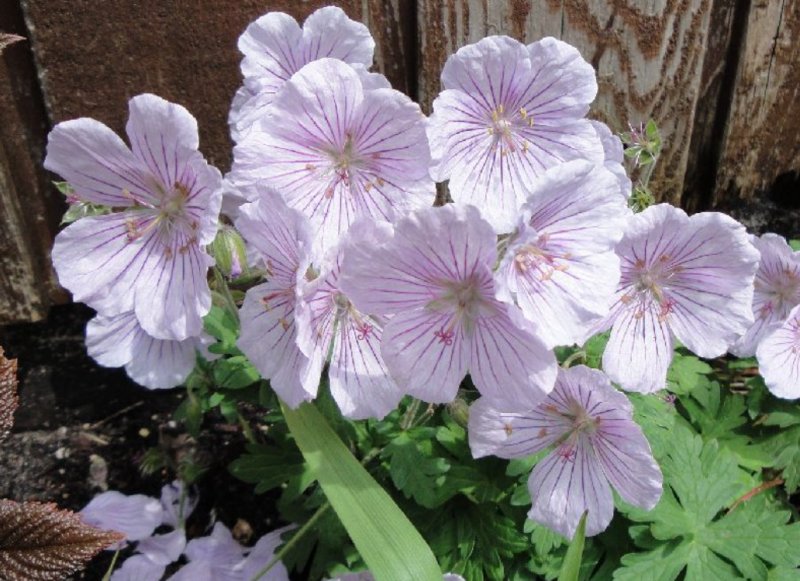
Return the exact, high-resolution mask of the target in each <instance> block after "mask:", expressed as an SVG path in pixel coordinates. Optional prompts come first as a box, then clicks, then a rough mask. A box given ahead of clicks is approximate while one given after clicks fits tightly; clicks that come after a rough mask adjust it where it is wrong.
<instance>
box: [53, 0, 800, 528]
mask: <svg viewBox="0 0 800 581" xmlns="http://www.w3.org/2000/svg"><path fill="white" fill-rule="evenodd" d="M239 47H240V49H241V51H242V52H243V54H244V60H243V61H242V72H243V75H244V86H243V87H242V88H241V89H240V90H239V92H238V93H237V95H236V97H235V99H234V104H233V108H232V110H231V115H230V125H231V129H232V133H233V137H234V139H235V141H236V142H237V145H236V147H235V148H234V151H233V158H234V159H233V165H232V169H231V171H230V173H229V174H228V175H227V176H226V177H225V180H222V179H221V178H220V176H219V173H218V172H217V171H216V170H214V169H213V168H210V167H209V166H208V165H206V164H205V162H204V161H203V159H202V157H201V156H200V154H199V153H198V152H197V129H196V124H195V123H194V120H193V119H192V118H191V116H190V115H189V114H188V113H187V112H186V111H185V110H184V109H183V108H181V107H180V106H178V105H174V104H170V103H167V102H165V101H163V100H161V99H159V98H158V97H154V96H152V95H142V96H140V97H136V98H134V99H133V100H132V101H131V117H130V122H129V124H128V136H129V138H130V141H131V149H128V148H127V147H126V146H125V145H124V144H123V143H122V142H121V140H120V139H119V138H117V137H116V136H115V135H114V134H113V133H111V132H110V130H108V128H106V127H105V126H103V125H101V124H99V123H97V122H95V121H92V120H89V119H79V120H76V121H69V122H66V123H62V124H59V125H58V126H57V127H56V128H55V129H54V131H53V133H52V134H51V137H50V143H49V148H48V157H47V161H46V165H47V167H48V168H49V169H51V170H53V171H55V172H57V173H59V174H60V175H62V176H63V177H64V178H65V179H66V180H67V181H68V182H69V184H70V186H71V188H72V190H73V191H74V195H75V199H76V200H79V201H81V202H86V203H92V204H99V205H104V206H107V207H110V208H112V209H113V211H112V212H110V213H107V214H103V215H97V216H87V217H83V218H81V219H80V220H78V221H77V222H76V223H74V224H73V225H71V226H69V227H68V228H66V229H65V230H64V232H62V233H61V234H60V235H59V237H58V239H57V241H56V246H55V248H54V251H53V256H54V261H55V264H56V269H57V271H58V274H59V278H60V280H61V282H62V284H63V285H64V286H65V287H67V288H68V289H69V290H71V291H72V292H73V294H74V296H75V298H76V299H77V300H82V301H85V302H87V303H88V304H89V305H90V306H92V307H94V308H95V309H97V310H98V317H97V319H95V320H94V321H93V322H92V323H91V324H90V326H89V329H88V335H89V338H88V343H89V349H90V353H91V354H92V355H93V356H94V357H95V358H96V359H97V360H98V361H100V362H101V363H102V364H105V365H124V366H126V369H127V370H128V372H129V374H130V375H131V376H132V377H133V378H134V379H136V380H137V381H139V382H141V383H143V384H144V385H147V386H149V387H164V386H168V385H176V384H178V383H180V382H181V381H182V380H183V379H185V377H186V375H187V374H188V372H189V370H190V369H191V367H192V364H193V360H194V357H195V356H196V350H197V349H198V348H202V346H203V343H204V338H203V336H202V333H201V331H202V325H201V321H202V317H203V315H205V314H206V313H207V312H208V310H209V308H210V304H211V294H210V291H209V286H208V283H207V269H208V268H209V266H210V265H211V264H212V262H213V261H212V259H211V258H210V256H209V255H208V254H207V252H206V250H205V248H206V246H207V245H208V244H209V243H210V242H211V241H212V240H213V239H214V237H215V234H216V232H217V229H218V214H219V212H220V206H221V204H222V197H223V192H224V196H225V198H226V214H227V215H228V216H230V217H231V218H232V219H233V220H234V223H235V227H236V229H237V230H238V232H239V233H240V234H241V235H242V237H243V238H244V239H245V241H246V243H247V252H246V257H247V260H248V261H249V262H250V266H252V268H253V269H255V270H256V271H260V272H263V273H264V279H263V280H262V281H260V283H259V284H257V285H255V286H252V288H249V290H247V292H246V295H245V297H244V300H243V303H242V305H241V309H240V311H239V313H238V316H239V319H240V322H241V334H240V337H239V340H238V348H239V349H240V350H241V351H242V352H243V353H244V354H245V355H246V356H247V357H248V358H249V359H250V361H251V362H252V363H253V365H254V366H255V367H256V368H257V369H258V371H259V372H260V374H261V375H262V376H263V377H264V378H265V379H268V380H269V381H270V385H271V386H272V388H273V389H274V390H275V392H276V393H277V394H278V395H279V396H280V398H281V399H282V400H283V401H284V402H285V403H286V404H287V405H288V406H291V407H296V406H298V405H300V404H301V403H302V402H304V401H309V400H312V399H314V398H315V397H316V395H317V392H318V388H319V385H320V380H321V377H322V376H323V373H324V371H325V369H326V368H327V376H328V378H329V382H330V390H331V394H332V396H333V398H334V399H335V401H336V402H337V403H338V405H339V407H340V409H341V411H342V413H343V414H344V415H345V416H347V417H349V418H353V419H362V418H373V417H377V418H380V417H383V416H385V415H386V414H387V413H389V412H390V411H391V410H393V409H394V408H395V407H396V406H397V403H398V402H399V401H400V399H401V398H402V397H403V396H404V395H411V396H413V397H416V398H419V399H421V400H423V401H426V402H430V403H434V404H437V403H447V402H451V401H453V399H454V398H455V397H456V394H457V392H458V390H459V387H460V386H461V385H462V383H463V381H464V379H465V377H466V376H467V375H469V377H470V378H471V382H472V384H473V385H474V386H475V388H477V390H478V392H479V393H480V396H481V398H480V399H479V400H478V401H477V402H476V403H475V404H474V406H473V408H472V417H471V418H470V422H469V426H470V441H471V444H472V450H473V452H474V454H475V456H476V457H477V456H482V455H487V454H494V455H499V456H502V457H517V456H520V455H530V454H533V453H536V452H540V451H544V450H547V449H550V450H552V453H551V454H550V455H549V456H547V458H545V459H544V460H542V461H541V462H540V463H539V464H537V465H536V468H535V469H534V471H533V473H532V474H531V478H530V486H531V495H532V499H533V507H532V509H531V513H530V516H531V518H532V519H534V520H537V521H539V522H543V523H545V524H547V525H548V526H551V527H552V528H554V529H555V530H557V531H559V532H561V533H562V534H564V535H571V534H572V533H573V532H574V530H575V528H576V526H577V523H578V520H579V518H580V515H581V513H582V512H583V511H584V510H588V511H589V516H588V526H587V531H588V533H589V534H596V533H598V532H600V531H601V530H603V529H604V528H605V527H606V526H608V524H609V522H610V519H611V515H612V513H613V498H612V493H611V486H612V485H613V486H614V488H616V490H617V491H618V492H619V495H620V496H621V497H622V498H623V499H624V500H626V501H627V502H629V503H631V504H634V505H637V506H641V507H644V508H651V507H652V506H654V505H655V504H656V502H657V501H658V499H659V496H660V493H661V486H662V484H661V482H662V480H661V473H660V470H659V468H658V466H657V465H656V464H655V462H654V460H653V457H652V454H651V452H650V449H649V446H648V443H647V441H646V439H645V438H644V436H643V434H642V432H641V430H640V429H639V428H638V427H637V426H636V424H634V423H633V420H632V408H631V405H630V403H629V402H628V400H627V398H626V396H625V395H624V394H622V393H621V392H619V391H617V389H616V387H614V386H613V385H612V383H611V382H612V381H613V382H614V383H616V384H617V385H618V386H619V387H621V388H622V389H623V390H629V391H636V392H642V393H651V392H655V391H658V390H660V389H662V388H663V387H664V386H665V382H666V376H667V369H668V367H669V365H670V362H671V359H672V354H673V349H674V347H675V345H676V342H677V341H680V343H681V344H682V345H683V346H684V347H686V348H687V349H689V350H690V351H692V352H694V353H696V354H697V355H699V356H701V357H717V356H721V355H723V354H725V353H726V352H727V351H728V350H732V351H733V352H736V353H739V354H744V355H752V354H754V353H756V354H757V355H758V358H759V360H760V361H761V363H762V368H763V371H764V375H765V377H766V380H767V384H768V385H769V386H770V388H771V389H772V390H773V391H774V392H775V393H776V394H778V395H780V396H784V397H792V396H794V397H796V396H798V395H800V394H799V393H798V392H797V387H796V386H797V385H799V384H800V306H798V304H800V257H798V255H797V254H796V253H793V252H792V251H791V250H790V249H789V247H788V245H787V244H786V243H785V241H783V240H782V239H780V238H778V237H776V236H774V235H765V236H764V237H762V238H761V239H756V238H752V239H751V238H749V237H748V235H747V233H746V232H745V229H744V227H743V226H742V225H740V224H739V223H738V222H736V221H734V220H733V219H731V218H729V217H727V216H725V215H723V214H720V213H715V212H706V213H699V214H696V215H693V216H687V215H686V214H685V213H684V212H683V211H682V210H680V209H678V208H675V207H673V206H670V205H667V204H660V205H656V206H651V207H649V208H647V209H645V210H644V211H642V212H640V213H637V214H634V213H633V212H631V210H630V209H629V207H628V199H629V197H630V196H631V181H630V180H629V179H628V177H627V175H626V172H625V170H624V168H623V167H622V158H623V155H622V144H621V141H620V140H619V138H617V137H616V136H614V135H613V134H612V133H611V131H610V130H609V129H608V127H606V126H605V125H604V124H602V123H600V122H598V121H593V120H589V119H587V118H586V115H587V113H588V110H589V106H590V104H591V102H592V101H593V99H594V98H595V95H596V93H597V83H596V80H595V74H594V71H593V69H592V67H591V66H590V65H589V64H588V63H587V62H586V61H585V60H584V59H583V58H582V57H581V55H580V54H579V53H578V51H577V50H576V49H575V48H574V47H572V46H570V45H568V44H566V43H564V42H562V41H560V40H557V39H554V38H544V39H541V40H539V41H537V42H534V43H532V44H529V45H524V44H522V43H520V42H518V41H516V40H513V39H511V38H508V37H505V36H492V37H488V38H485V39H483V40H481V41H479V42H477V43H474V44H471V45H468V46H465V47H463V48H461V49H460V50H459V51H458V52H456V53H455V54H454V55H452V56H451V57H450V58H449V59H448V60H447V63H446V64H445V67H444V70H443V72H442V86H443V91H442V92H441V93H440V94H439V96H438V97H437V98H436V100H435V101H434V103H433V113H432V115H431V116H430V118H426V117H425V115H423V113H422V111H421V110H420V108H419V106H418V105H417V104H416V103H414V102H413V101H411V100H410V99H409V98H408V97H407V96H405V95H403V94H402V93H400V92H398V91H396V90H393V89H392V88H391V87H390V85H389V83H388V81H387V80H386V79H385V78H384V77H383V76H382V75H380V74H378V73H374V72H370V71H369V70H368V66H369V65H370V64H371V61H372V55H373V51H374V41H373V40H372V38H371V36H370V35H369V32H368V31H367V30H366V28H365V27H364V26H363V25H361V24H359V23H356V22H353V21H351V20H349V19H348V18H347V17H346V16H345V14H344V12H342V11H341V10H340V9H338V8H332V7H329V8H323V9H321V10H318V11H317V12H315V13H314V14H312V15H311V16H310V17H309V18H308V19H307V20H306V22H305V24H304V25H303V26H302V27H300V26H299V25H298V23H297V22H295V21H294V19H292V18H291V17H289V16H287V15H285V14H280V13H270V14H267V15H265V16H263V17H262V18H260V19H259V20H257V21H256V22H255V23H253V24H251V25H250V27H248V29H247V31H246V32H245V33H244V34H243V35H242V37H241V38H240V42H239ZM444 181H447V182H448V186H449V191H450V193H451V196H452V199H453V200H454V202H453V203H451V204H447V205H444V206H440V207H434V205H433V204H434V199H435V182H444ZM225 228H227V229H229V228H230V226H225ZM240 262H241V260H239V259H237V262H236V265H237V266H236V268H235V269H230V270H232V271H235V272H234V274H233V276H235V275H236V273H239V272H241V265H240ZM754 313H755V317H754ZM608 330H610V337H609V341H608V345H607V348H606V350H605V353H604V354H603V370H604V373H603V372H599V371H592V370H589V369H587V368H582V367H579V368H574V369H566V370H565V369H559V368H558V366H557V361H556V357H555V355H554V351H553V349H554V348H555V347H557V346H569V345H574V344H582V343H583V342H585V341H586V340H587V339H588V338H590V337H592V336H593V335H595V334H597V333H601V332H605V331H608Z"/></svg>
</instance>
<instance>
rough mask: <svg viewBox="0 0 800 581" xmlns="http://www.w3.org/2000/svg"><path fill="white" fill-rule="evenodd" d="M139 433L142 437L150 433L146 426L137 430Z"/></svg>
mask: <svg viewBox="0 0 800 581" xmlns="http://www.w3.org/2000/svg"><path fill="white" fill-rule="evenodd" d="M139 435H140V436H141V437H142V438H146V437H148V436H149V435H150V430H148V429H147V428H142V429H141V430H139Z"/></svg>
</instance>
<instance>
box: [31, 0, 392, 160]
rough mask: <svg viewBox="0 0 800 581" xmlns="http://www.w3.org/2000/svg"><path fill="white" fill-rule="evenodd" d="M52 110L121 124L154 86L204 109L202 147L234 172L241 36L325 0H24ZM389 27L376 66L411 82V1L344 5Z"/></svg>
mask: <svg viewBox="0 0 800 581" xmlns="http://www.w3.org/2000/svg"><path fill="white" fill-rule="evenodd" d="M22 2H23V6H24V7H25V10H26V16H27V22H28V26H29V28H30V31H31V34H32V37H33V45H34V50H35V53H36V58H37V63H38V66H39V71H40V75H41V84H42V88H43V91H44V95H45V102H46V104H47V108H48V112H49V115H50V117H51V119H52V121H53V122H54V123H55V122H59V121H63V120H65V119H70V118H74V117H83V116H87V117H94V118H95V119H98V120H100V121H103V122H104V123H107V124H108V125H110V126H111V127H112V128H113V129H114V130H116V131H122V129H123V127H124V124H125V120H126V117H127V101H128V99H130V98H131V97H132V96H134V95H137V94H139V93H145V92H151V93H156V94H158V95H161V96H162V97H164V98H165V99H168V100H171V101H174V102H177V103H181V104H182V105H184V106H186V107H187V108H188V109H189V111H191V112H192V114H193V115H195V117H197V119H198V121H199V126H200V143H201V150H202V151H203V153H204V154H205V155H206V157H207V158H208V159H209V161H210V162H211V163H213V164H215V165H217V166H218V167H219V168H220V169H221V170H223V171H226V170H227V169H228V166H229V164H230V159H231V147H232V143H231V141H230V138H229V135H228V127H227V116H228V110H229V108H230V102H231V99H232V98H233V94H234V92H235V91H236V89H237V88H238V87H239V86H240V84H241V76H240V73H239V61H240V60H241V54H240V53H239V51H238V50H237V48H236V41H237V39H238V37H239V35H240V34H241V33H242V32H243V31H244V29H245V28H246V26H247V25H248V24H249V23H250V22H251V21H253V20H255V19H256V18H257V17H259V16H261V15H262V14H264V13H266V12H269V11H275V10H280V11H283V12H287V13H289V14H291V15H292V16H294V17H295V18H297V19H298V20H299V21H300V22H301V23H302V21H303V20H304V19H305V17H306V16H307V15H308V14H310V13H311V12H313V11H314V10H315V9H317V8H319V7H320V6H324V5H327V4H329V3H330V2H325V1H324V0H310V1H307V2H295V1H293V0H271V1H264V0H241V1H238V2H222V3H221V2H218V1H215V0H141V1H134V0H104V1H103V2H97V1H95V0H22ZM338 4H339V5H340V6H341V7H342V8H343V9H344V10H345V12H347V14H348V15H349V16H350V17H351V18H354V19H357V20H363V21H364V22H365V23H367V25H368V26H370V28H371V29H372V30H373V32H377V31H381V32H380V34H379V35H376V36H377V38H378V39H379V40H378V48H377V51H376V53H377V65H378V69H379V70H381V72H385V74H386V75H387V76H388V77H389V79H390V80H391V81H392V83H393V84H394V85H395V86H397V87H398V88H400V89H407V88H408V78H407V71H406V69H405V66H404V62H405V61H404V57H403V54H402V50H403V46H404V42H406V40H405V39H404V36H403V30H404V29H403V27H402V26H400V19H401V17H402V14H403V11H404V10H406V8H405V2H403V0H392V1H388V0H383V1H381V0H348V1H346V2H341V3H338Z"/></svg>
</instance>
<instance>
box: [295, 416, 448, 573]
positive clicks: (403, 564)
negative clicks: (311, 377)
mask: <svg viewBox="0 0 800 581" xmlns="http://www.w3.org/2000/svg"><path fill="white" fill-rule="evenodd" d="M282 408H283V414H284V416H285V417H286V422H287V424H288V425H289V429H290V430H291V433H292V435H293V436H294V438H295V440H296V442H297V445H298V447H299V448H300V451H301V452H302V453H303V456H304V458H305V459H306V462H308V464H309V466H310V468H311V471H312V472H313V473H314V474H315V475H316V477H317V480H318V481H319V483H320V485H321V486H322V489H323V491H324V492H325V495H326V496H327V498H328V501H329V502H330V503H331V505H332V506H333V509H334V510H335V511H336V514H337V515H338V516H339V519H340V520H341V521H342V524H343V525H344V526H345V528H346V529H347V532H348V534H349V535H350V538H351V539H352V540H353V543H354V544H355V546H356V548H357V549H358V551H359V553H360V554H361V556H362V557H363V559H364V561H365V562H366V564H367V566H368V568H369V570H370V571H371V572H372V574H373V575H374V576H375V579H376V580H377V581H405V580H408V581H440V580H441V578H442V572H441V570H440V569H439V565H438V564H437V562H436V558H435V557H434V556H433V553H432V552H431V549H430V547H428V545H427V544H426V543H425V540H424V539H423V538H422V536H421V535H420V534H419V532H418V531H417V530H416V529H415V528H414V526H413V525H412V524H411V523H410V522H409V520H408V519H407V518H406V516H405V515H404V514H403V512H402V511H401V510H400V509H399V508H398V506H397V505H396V504H395V503H394V501H393V500H392V498H391V497H390V496H389V495H388V494H387V493H386V491H385V490H383V488H381V486H380V485H379V484H378V483H377V482H376V481H375V479H374V478H373V477H372V476H370V474H369V473H368V472H367V471H366V470H365V469H364V467H363V466H362V465H361V464H360V463H359V462H358V460H356V458H355V457H354V456H353V455H352V453H351V452H350V451H349V450H348V449H347V448H346V447H345V446H344V444H343V443H342V441H341V440H340V439H339V437H338V436H337V435H336V433H335V432H334V431H333V430H332V429H331V427H330V426H329V425H328V423H327V422H326V421H325V418H323V416H322V415H321V414H320V413H319V412H318V411H317V409H316V408H315V407H314V406H313V405H311V404H307V403H306V404H302V405H301V406H300V407H299V408H298V409H296V410H292V409H290V408H288V407H287V406H282Z"/></svg>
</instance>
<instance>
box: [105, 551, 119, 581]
mask: <svg viewBox="0 0 800 581" xmlns="http://www.w3.org/2000/svg"><path fill="white" fill-rule="evenodd" d="M118 558H119V549H118V550H117V551H116V552H115V553H114V557H113V558H112V559H111V564H110V565H109V566H108V571H106V574H105V575H103V581H108V580H109V579H111V573H113V572H114V565H116V564H117V559H118Z"/></svg>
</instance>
